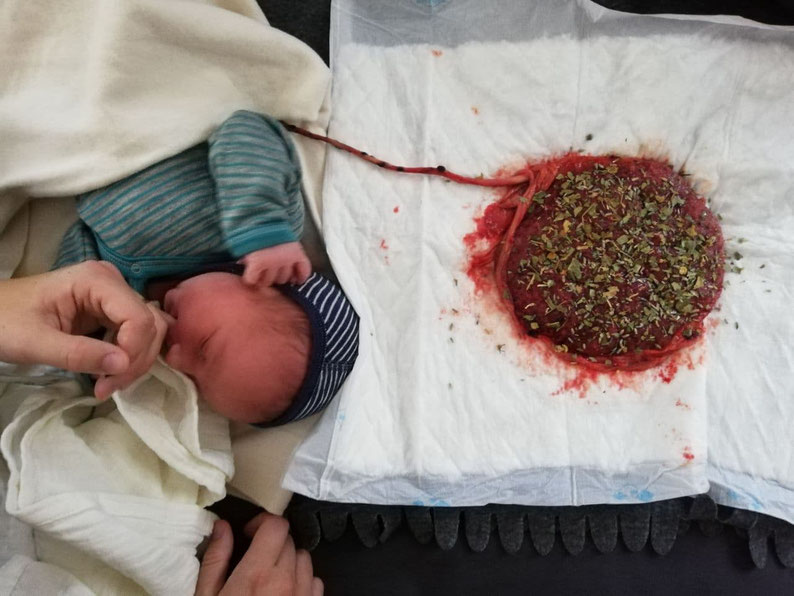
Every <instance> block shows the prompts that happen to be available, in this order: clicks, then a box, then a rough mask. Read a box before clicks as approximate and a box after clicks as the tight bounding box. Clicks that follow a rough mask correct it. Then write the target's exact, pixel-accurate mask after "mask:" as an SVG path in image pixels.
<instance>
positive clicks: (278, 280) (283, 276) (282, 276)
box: [273, 265, 292, 285]
mask: <svg viewBox="0 0 794 596" xmlns="http://www.w3.org/2000/svg"><path fill="white" fill-rule="evenodd" d="M291 276H292V267H290V266H289V265H288V266H286V267H279V269H278V273H276V277H275V278H274V280H273V281H274V283H275V284H278V285H281V284H285V283H287V282H288V281H289V280H290V277H291Z"/></svg>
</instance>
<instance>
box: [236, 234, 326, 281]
mask: <svg viewBox="0 0 794 596" xmlns="http://www.w3.org/2000/svg"><path fill="white" fill-rule="evenodd" d="M239 262H240V263H242V264H243V265H245V272H244V273H243V283H245V284H248V285H249V286H253V285H257V284H262V285H265V286H272V285H273V284H285V283H287V282H289V283H293V284H302V283H303V282H305V281H306V280H307V279H308V278H309V275H311V272H312V264H311V263H310V262H309V258H308V257H307V256H306V253H305V252H303V247H302V246H301V245H300V242H287V243H285V244H279V245H277V246H271V247H270V248H263V249H262V250H257V251H255V252H252V253H250V254H247V255H245V256H244V257H243V258H242V259H240V261H239Z"/></svg>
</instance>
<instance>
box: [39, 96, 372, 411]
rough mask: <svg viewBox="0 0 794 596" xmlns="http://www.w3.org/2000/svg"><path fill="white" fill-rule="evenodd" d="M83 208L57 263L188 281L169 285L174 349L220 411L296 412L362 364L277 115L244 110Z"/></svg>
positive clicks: (133, 280) (137, 278) (172, 359)
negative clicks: (306, 233) (310, 250)
mask: <svg viewBox="0 0 794 596" xmlns="http://www.w3.org/2000/svg"><path fill="white" fill-rule="evenodd" d="M78 214H79V216H80V219H79V220H78V222H77V223H76V224H75V225H74V226H72V228H70V229H69V231H68V232H67V234H66V235H65V236H64V240H63V242H62V244H61V249H60V253H59V256H58V259H57V261H56V265H55V266H56V267H61V266H65V265H68V264H71V263H74V262H77V261H82V260H87V259H104V260H107V261H110V262H111V263H113V264H114V265H116V266H117V267H118V268H119V270H120V271H121V272H122V273H123V274H124V276H125V278H126V279H127V281H128V282H129V283H130V285H132V286H133V287H134V288H135V289H136V290H138V291H140V292H142V293H144V292H145V291H146V289H147V286H148V285H149V282H151V281H152V280H156V279H160V278H167V277H174V276H178V277H180V278H181V279H183V281H181V283H179V284H177V285H174V284H171V285H172V286H174V287H171V288H170V289H169V288H165V290H167V291H164V288H163V287H162V284H159V285H160V291H159V294H158V296H157V297H158V298H159V297H160V296H162V295H163V293H164V298H163V300H162V302H163V308H164V309H165V310H166V311H167V312H168V313H169V314H170V315H171V316H172V317H173V318H174V322H173V324H172V325H171V326H170V328H169V331H168V335H167V338H166V353H165V359H166V362H167V363H168V364H169V365H171V366H172V367H174V368H176V369H177V370H180V371H182V372H183V373H185V374H187V375H188V376H190V378H191V379H192V380H193V381H194V383H195V384H196V386H197V388H198V390H199V393H200V394H201V395H202V397H204V399H206V400H207V402H208V403H209V404H210V405H211V406H212V408H213V409H215V410H216V411H218V412H219V413H221V414H223V415H225V416H227V417H228V418H230V419H232V420H237V421H241V422H251V423H257V424H262V425H268V426H273V425H276V424H283V423H286V422H290V421H292V420H298V419H300V418H304V417H306V416H309V415H311V414H314V413H316V412H318V411H319V410H321V409H322V408H324V407H325V406H326V405H327V404H328V403H329V402H330V400H331V399H332V398H333V396H334V395H335V394H336V392H337V391H338V389H339V387H340V386H341V385H342V383H343V382H344V380H345V378H346V377H347V375H348V374H349V372H350V370H351V369H352V367H353V363H354V362H355V359H356V356H357V354H358V317H357V316H356V314H355V312H354V311H353V308H352V306H351V305H350V303H349V302H348V301H347V298H346V297H345V296H344V294H343V293H342V291H341V289H340V288H338V287H337V286H336V285H334V284H333V283H331V282H330V281H329V280H327V279H325V278H324V277H322V276H321V275H319V274H317V273H312V272H311V264H310V263H309V260H308V258H307V257H306V255H305V253H304V252H303V249H302V248H301V245H300V244H299V242H298V238H299V237H300V235H301V232H302V228H303V195H302V192H301V189H300V165H299V163H298V159H297V155H296V153H295V149H294V147H293V145H292V142H291V140H290V139H289V137H288V135H287V133H286V131H285V130H284V129H283V127H282V126H281V125H280V124H279V123H278V122H277V121H276V120H274V119H272V118H270V117H268V116H263V115H260V114H254V113H252V112H245V111H242V112H236V113H235V114H233V115H232V116H231V117H230V118H229V119H228V120H226V121H225V122H224V123H223V124H222V125H221V126H220V128H219V129H218V130H217V131H216V132H215V133H213V134H212V135H211V136H210V138H209V140H208V141H207V142H206V143H201V144H199V145H196V146H195V147H191V148H190V149H187V150H186V151H183V152H182V153H180V154H178V155H175V156H173V157H170V158H168V159H166V160H164V161H162V162H159V163H157V164H155V165H153V166H151V167H149V168H147V169H145V170H143V171H141V172H138V173H137V174H134V175H132V176H130V177H129V178H126V179H124V180H121V181H119V182H116V183H114V184H112V185H110V186H107V187H105V188H102V189H99V190H96V191H92V192H89V193H86V194H84V195H81V196H80V197H78ZM235 263H236V264H235ZM274 284H275V285H274ZM153 285H154V284H153Z"/></svg>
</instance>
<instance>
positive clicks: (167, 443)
mask: <svg viewBox="0 0 794 596" xmlns="http://www.w3.org/2000/svg"><path fill="white" fill-rule="evenodd" d="M85 395H86V393H85V389H84V388H83V387H82V386H81V384H80V383H78V382H77V381H70V380H64V381H60V382H55V383H50V384H46V385H39V386H36V385H32V384H30V385H25V384H21V383H13V384H9V385H7V386H5V390H4V392H3V395H2V400H3V408H4V409H7V408H8V407H9V405H10V404H14V403H18V404H19V406H18V408H17V410H16V412H15V413H14V416H13V420H12V421H11V422H10V424H8V426H7V427H6V428H5V430H4V431H3V434H2V437H0V449H2V453H3V456H4V457H5V459H6V461H7V463H8V467H9V470H10V478H9V482H8V489H7V493H8V494H7V495H6V502H5V506H6V509H7V510H8V512H9V513H10V514H12V515H14V516H16V517H17V518H19V519H20V520H22V521H24V522H26V523H28V524H30V525H31V526H33V528H34V529H35V533H34V537H35V545H36V553H37V555H38V557H39V559H40V560H42V561H44V562H48V563H51V564H54V565H57V566H59V567H62V568H64V569H66V570H68V571H70V572H71V573H72V574H73V575H74V576H75V577H77V578H78V579H80V580H81V581H82V582H83V583H84V584H85V585H87V586H88V587H90V589H92V590H93V591H94V592H96V593H98V594H118V593H125V594H126V593H130V591H135V592H142V591H143V592H146V593H150V594H169V595H170V594H191V593H192V591H193V586H194V585H195V581H196V577H197V573H198V560H197V559H196V548H197V546H198V545H199V543H200V542H201V541H202V540H203V539H204V537H205V536H206V535H207V534H208V533H209V531H210V529H211V527H212V523H213V520H214V519H215V518H214V515H213V514H211V513H209V512H208V511H206V510H205V509H204V507H205V506H207V505H208V504H210V503H213V502H215V501H217V500H218V499H220V498H222V497H223V495H224V494H225V485H226V481H227V480H228V479H229V478H230V477H231V476H232V474H233V462H232V455H231V444H230V441H229V430H228V423H227V422H226V420H225V419H224V418H222V417H221V416H219V415H217V414H215V413H213V412H211V411H209V410H208V409H207V407H206V406H204V405H203V402H200V401H199V400H198V399H197V395H196V392H195V389H194V387H193V384H192V383H191V382H190V381H189V380H188V379H187V378H186V377H184V376H183V375H181V374H180V373H177V372H174V371H172V370H171V369H169V368H168V367H167V366H165V365H164V364H163V363H162V362H161V361H158V362H157V363H156V364H155V366H154V367H152V369H151V371H150V373H149V374H147V375H146V376H145V377H142V378H141V379H140V380H138V381H136V382H135V383H134V384H133V385H132V386H131V387H129V388H128V389H126V390H124V391H122V392H117V393H116V394H115V395H114V398H113V401H111V402H106V403H104V404H98V403H97V401H96V400H95V399H93V398H92V397H83V396H85Z"/></svg>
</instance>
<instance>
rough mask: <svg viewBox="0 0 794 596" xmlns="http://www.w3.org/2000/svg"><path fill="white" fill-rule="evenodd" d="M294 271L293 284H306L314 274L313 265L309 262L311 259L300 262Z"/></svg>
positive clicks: (296, 264)
mask: <svg viewBox="0 0 794 596" xmlns="http://www.w3.org/2000/svg"><path fill="white" fill-rule="evenodd" d="M292 269H293V273H292V283H294V284H296V285H300V284H302V283H305V282H306V280H307V279H309V276H310V275H311V274H312V264H311V263H310V262H309V259H305V260H301V261H298V262H297V263H295V265H294V267H293V268H292Z"/></svg>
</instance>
